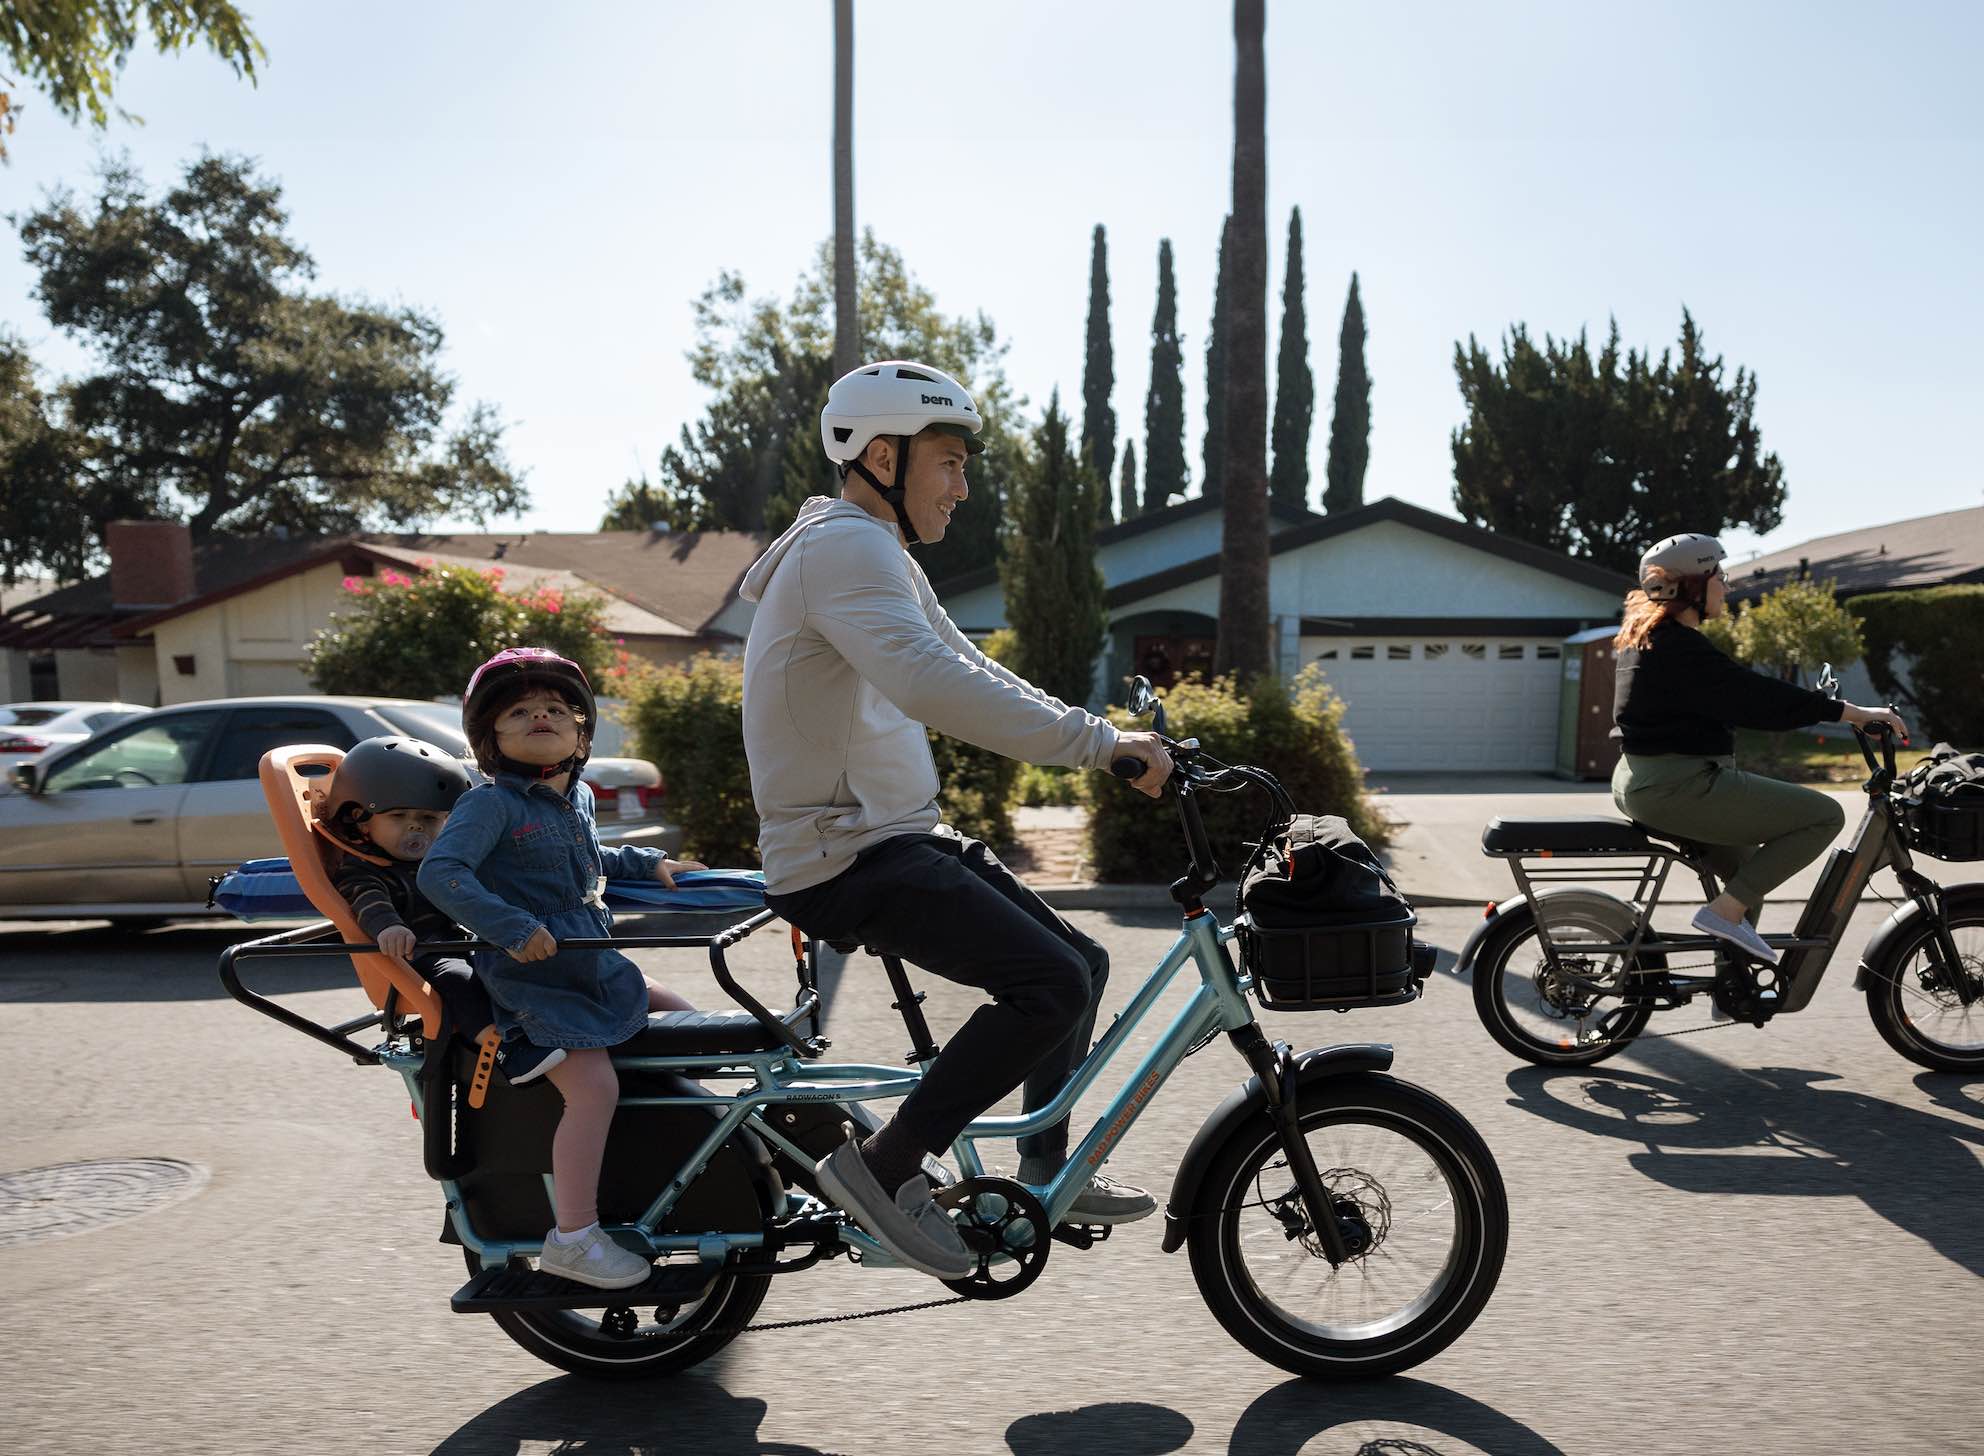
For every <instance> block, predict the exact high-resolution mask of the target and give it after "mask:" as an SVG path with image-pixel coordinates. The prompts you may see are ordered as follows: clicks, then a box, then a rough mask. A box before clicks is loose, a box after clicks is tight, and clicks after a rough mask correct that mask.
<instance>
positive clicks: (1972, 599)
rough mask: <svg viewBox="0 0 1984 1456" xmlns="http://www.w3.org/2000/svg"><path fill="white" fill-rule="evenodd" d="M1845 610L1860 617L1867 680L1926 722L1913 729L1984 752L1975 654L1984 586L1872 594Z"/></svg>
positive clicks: (1982, 694)
mask: <svg viewBox="0 0 1984 1456" xmlns="http://www.w3.org/2000/svg"><path fill="white" fill-rule="evenodd" d="M1846 609H1847V611H1849V612H1851V613H1852V614H1853V615H1854V616H1855V617H1857V618H1859V619H1860V632H1861V635H1862V636H1863V637H1864V638H1865V639H1866V644H1867V675H1868V676H1869V677H1871V678H1872V679H1873V680H1874V686H1875V687H1876V688H1877V689H1879V690H1880V692H1882V693H1883V694H1885V695H1886V696H1887V697H1889V698H1892V699H1894V700H1895V701H1896V702H1897V703H1902V704H1905V705H1908V706H1909V707H1911V708H1913V709H1914V710H1915V714H1916V716H1917V717H1918V718H1919V719H1920V720H1921V721H1920V722H1918V723H1915V724H1911V725H1910V726H1911V727H1913V728H1914V729H1915V730H1916V732H1917V733H1918V734H1926V735H1927V736H1928V737H1929V738H1930V739H1932V740H1933V739H1942V740H1946V741H1948V742H1950V743H1954V744H1957V745H1958V746H1960V747H1963V748H1967V749H1974V748H1980V747H1984V669H1980V667H1979V665H1978V654H1977V644H1978V643H1979V642H1980V641H1984V586H1932V587H1926V588H1924V589H1923V590H1921V591H1896V592H1871V593H1869V594H1868V595H1866V596H1861V597H1851V598H1849V599H1848V600H1847V603H1846ZM1901 659H1906V661H1902V660H1901ZM1903 670H1905V671H1906V672H1907V674H1908V683H1909V686H1908V687H1904V686H1903V685H1902V681H1901V678H1900V676H1899V673H1900V671H1903Z"/></svg>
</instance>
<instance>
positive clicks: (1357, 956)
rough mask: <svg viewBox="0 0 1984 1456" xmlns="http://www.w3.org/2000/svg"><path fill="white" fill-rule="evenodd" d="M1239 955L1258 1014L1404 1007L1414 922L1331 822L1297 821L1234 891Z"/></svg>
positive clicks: (1361, 848)
mask: <svg viewBox="0 0 1984 1456" xmlns="http://www.w3.org/2000/svg"><path fill="white" fill-rule="evenodd" d="M1240 909H1241V911H1242V918H1241V920H1240V926H1239V930H1240V936H1239V938H1240V952H1241V957H1242V959H1243V961H1244V962H1245V964H1246V966H1247V969H1248V971H1249V972H1250V973H1251V974H1252V975H1253V978H1254V991H1255V994H1256V995H1257V996H1258V997H1259V998H1260V1002H1261V1005H1262V1006H1264V1007H1270V1008H1273V1009H1276V1010H1287V1011H1301V1010H1312V1009H1318V1008H1322V1007H1332V1008H1338V1009H1343V1008H1348V1007H1351V1006H1374V1005H1385V1004H1389V1003H1391V1002H1396V1001H1406V1000H1410V999H1411V998H1412V996H1413V995H1414V994H1416V986H1415V983H1414V974H1413V971H1414V965H1413V945H1412V927H1413V925H1414V924H1415V923H1416V922H1417V917H1416V916H1414V915H1413V913H1412V906H1411V904H1410V903H1409V902H1408V901H1407V900H1406V898H1405V896H1404V895H1403V894H1401V893H1400V892H1399V888H1398V886H1397V885H1395V884H1393V883H1392V878H1391V876H1390V875H1388V874H1386V873H1385V867H1384V866H1383V865H1382V864H1381V863H1379V861H1378V857H1377V855H1376V854H1374V853H1372V851H1371V847H1370V846H1369V845H1367V844H1366V843H1364V841H1363V840H1362V839H1359V838H1358V837H1357V835H1356V833H1355V832H1353V831H1352V829H1351V827H1350V825H1349V824H1348V823H1346V822H1345V821H1344V820H1343V819H1342V818H1340V817H1338V816H1337V815H1335V814H1298V815H1296V816H1295V817H1294V818H1293V819H1291V820H1289V822H1288V827H1287V830H1286V832H1285V833H1284V834H1283V835H1282V836H1281V837H1280V838H1279V839H1276V840H1272V841H1270V842H1269V843H1267V844H1264V845H1262V846H1261V849H1260V852H1259V853H1258V854H1257V855H1256V856H1255V863H1254V864H1253V866H1252V867H1251V868H1250V869H1249V870H1248V872H1247V874H1246V875H1245V876H1244V877H1243V878H1242V880H1241V882H1240Z"/></svg>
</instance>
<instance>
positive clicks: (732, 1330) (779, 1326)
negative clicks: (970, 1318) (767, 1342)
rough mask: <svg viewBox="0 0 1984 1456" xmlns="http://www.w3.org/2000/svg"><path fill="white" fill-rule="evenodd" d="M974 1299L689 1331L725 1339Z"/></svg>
mask: <svg viewBox="0 0 1984 1456" xmlns="http://www.w3.org/2000/svg"><path fill="white" fill-rule="evenodd" d="M973 1302H974V1301H973V1300H972V1298H971V1296H970V1295H968V1294H954V1295H952V1296H951V1297H950V1298H949V1299H926V1300H924V1301H923V1302H922V1303H920V1304H896V1305H891V1306H889V1308H887V1309H864V1310H862V1311H861V1312H860V1313H858V1314H820V1315H814V1316H813V1317H812V1318H811V1319H792V1320H766V1321H764V1322H763V1323H761V1324H753V1325H720V1326H718V1327H717V1328H715V1329H709V1330H689V1331H685V1332H684V1333H685V1335H686V1337H687V1338H689V1339H696V1340H701V1339H708V1338H711V1337H713V1336H717V1335H721V1336H723V1337H725V1338H726V1339H728V1338H731V1337H733V1336H736V1335H750V1334H763V1333H765V1332H767V1331H769V1330H798V1329H804V1328H806V1327H807V1326H808V1325H841V1324H847V1323H849V1322H851V1321H853V1320H865V1319H880V1318H881V1317H882V1316H883V1315H885V1314H913V1313H915V1312H916V1311H917V1310H919V1309H942V1308H943V1307H944V1306H945V1305H947V1304H971V1303H973Z"/></svg>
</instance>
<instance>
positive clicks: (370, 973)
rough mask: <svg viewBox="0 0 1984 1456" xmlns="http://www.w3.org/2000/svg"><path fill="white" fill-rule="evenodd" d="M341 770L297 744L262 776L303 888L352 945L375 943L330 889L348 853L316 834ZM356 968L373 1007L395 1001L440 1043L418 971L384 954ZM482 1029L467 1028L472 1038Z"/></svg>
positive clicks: (432, 995) (437, 1014) (267, 764)
mask: <svg viewBox="0 0 1984 1456" xmlns="http://www.w3.org/2000/svg"><path fill="white" fill-rule="evenodd" d="M343 762H344V751H343V750H342V749H337V748H332V747H329V746H328V745H326V744H322V743H299V744H292V745H291V746H289V747H287V748H272V749H270V750H269V751H268V752H267V753H265V754H263V755H262V762H261V767H260V776H261V780H262V793H263V795H264V796H265V797H266V798H267V799H268V801H269V813H270V814H271V815H272V816H273V817H274V819H275V821H276V833H277V835H279V836H280V837H281V839H282V847H283V852H284V853H285V854H287V855H288V856H289V865H290V870H291V872H292V873H293V874H295V876H296V883H297V886H298V888H300V889H301V890H302V891H303V893H304V895H305V896H307V897H308V898H309V901H310V903H311V904H312V905H314V906H315V907H316V909H317V913H318V914H319V915H322V916H323V917H324V918H325V919H326V920H328V921H330V922H331V924H333V925H335V926H336V927H337V928H338V933H339V934H340V935H342V936H343V937H344V938H345V940H346V941H347V942H352V943H357V942H365V941H370V940H371V938H372V937H371V936H369V935H367V934H366V933H365V932H364V931H363V930H361V929H360V928H359V925H358V918H357V917H356V916H355V915H353V914H352V913H351V906H350V905H348V904H346V903H345V898H344V896H342V895H340V894H339V893H338V891H337V886H335V885H334V884H332V883H331V872H332V870H333V869H334V868H335V867H336V865H337V862H338V857H339V856H340V855H341V854H342V853H343V851H341V850H339V849H338V848H337V847H336V846H334V845H333V844H331V843H330V841H329V840H327V839H325V838H324V836H323V835H321V834H319V833H318V832H317V830H316V828H315V824H316V817H317V816H316V805H315V799H316V796H317V795H318V794H320V793H322V792H323V791H324V790H325V789H327V788H329V787H330V782H331V775H332V774H334V773H336V772H337V770H338V765H339V764H341V763H343ZM351 964H352V969H353V970H355V971H357V973H358V983H359V985H361V986H363V987H364V988H365V994H366V995H367V996H368V997H370V998H371V1001H372V1004H373V1006H375V1007H377V1008H378V1009H379V1010H381V1011H384V1010H385V1009H386V1002H387V999H388V998H389V997H393V996H396V997H397V998H398V1005H397V1009H398V1010H399V1011H401V1012H403V1013H405V1014H407V1015H410V1016H418V1017H419V1018H420V1027H421V1033H422V1035H424V1036H425V1037H426V1038H427V1039H428V1040H430V1041H431V1040H433V1039H434V1038H436V1037H438V1036H440V1035H441V1019H442V1018H441V998H440V996H439V995H438V994H437V993H436V992H435V990H434V988H433V986H431V985H429V984H428V982H427V979H426V978H425V977H424V976H422V975H421V974H420V973H419V972H418V971H416V970H414V968H413V967H412V966H410V965H408V964H407V963H406V962H405V961H402V960H398V959H395V958H394V957H392V956H389V955H383V954H381V953H380V952H378V951H355V952H353V954H352V957H351ZM479 1029H480V1028H464V1030H465V1031H467V1032H468V1033H469V1034H470V1035H473V1033H474V1032H475V1031H476V1030H479Z"/></svg>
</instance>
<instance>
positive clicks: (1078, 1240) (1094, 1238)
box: [1054, 1223, 1115, 1249]
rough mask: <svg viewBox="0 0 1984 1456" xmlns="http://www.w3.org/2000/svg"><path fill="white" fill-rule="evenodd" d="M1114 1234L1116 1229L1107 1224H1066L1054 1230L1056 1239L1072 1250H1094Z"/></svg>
mask: <svg viewBox="0 0 1984 1456" xmlns="http://www.w3.org/2000/svg"><path fill="white" fill-rule="evenodd" d="M1113 1232H1115V1229H1114V1227H1113V1226H1112V1225H1110V1224H1106V1223H1064V1224H1061V1225H1059V1226H1058V1227H1057V1228H1056V1229H1055V1230H1054V1237H1055V1238H1057V1239H1059V1240H1060V1241H1061V1242H1062V1243H1064V1244H1067V1245H1068V1246H1069V1247H1071V1248H1076V1249H1092V1248H1094V1247H1095V1246H1096V1245H1097V1244H1099V1243H1102V1242H1104V1241H1105V1240H1107V1239H1108V1237H1109V1235H1110V1234H1112V1233H1113Z"/></svg>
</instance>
